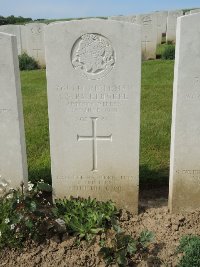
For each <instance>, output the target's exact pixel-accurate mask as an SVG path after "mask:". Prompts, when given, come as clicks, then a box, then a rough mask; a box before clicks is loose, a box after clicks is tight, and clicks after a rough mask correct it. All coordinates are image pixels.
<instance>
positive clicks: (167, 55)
mask: <svg viewBox="0 0 200 267" xmlns="http://www.w3.org/2000/svg"><path fill="white" fill-rule="evenodd" d="M161 59H170V60H172V59H175V45H174V44H168V45H166V46H165V47H164V49H163V50H162V52H161Z"/></svg>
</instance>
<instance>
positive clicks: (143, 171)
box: [140, 165, 169, 189]
mask: <svg viewBox="0 0 200 267" xmlns="http://www.w3.org/2000/svg"><path fill="white" fill-rule="evenodd" d="M166 186H167V187H168V186H169V168H165V169H159V170H152V169H150V168H149V167H148V166H147V165H140V189H151V188H160V187H166Z"/></svg>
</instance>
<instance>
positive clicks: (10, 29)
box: [0, 25, 22, 55]
mask: <svg viewBox="0 0 200 267" xmlns="http://www.w3.org/2000/svg"><path fill="white" fill-rule="evenodd" d="M0 32H4V33H9V34H12V35H15V36H16V37H17V50H18V55H21V53H22V37H21V26H20V25H2V26H0Z"/></svg>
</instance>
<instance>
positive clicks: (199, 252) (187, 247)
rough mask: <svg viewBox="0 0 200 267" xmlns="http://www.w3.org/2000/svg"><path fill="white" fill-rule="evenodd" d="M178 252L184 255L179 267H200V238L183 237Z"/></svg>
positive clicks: (192, 236)
mask: <svg viewBox="0 0 200 267" xmlns="http://www.w3.org/2000/svg"><path fill="white" fill-rule="evenodd" d="M177 252H179V253H180V252H181V253H183V257H182V258H181V260H180V262H179V264H178V267H199V266H200V236H194V235H191V236H183V237H182V238H181V240H180V245H179V247H178V250H177Z"/></svg>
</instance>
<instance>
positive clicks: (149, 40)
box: [136, 13, 157, 60]
mask: <svg viewBox="0 0 200 267" xmlns="http://www.w3.org/2000/svg"><path fill="white" fill-rule="evenodd" d="M136 23H138V24H140V25H141V26H142V58H143V59H144V60H148V59H155V58H156V47H157V17H156V15H155V14H153V13H152V14H144V15H138V16H137V20H136Z"/></svg>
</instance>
